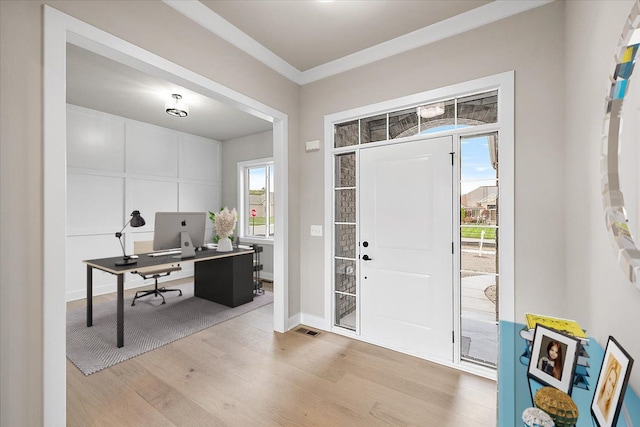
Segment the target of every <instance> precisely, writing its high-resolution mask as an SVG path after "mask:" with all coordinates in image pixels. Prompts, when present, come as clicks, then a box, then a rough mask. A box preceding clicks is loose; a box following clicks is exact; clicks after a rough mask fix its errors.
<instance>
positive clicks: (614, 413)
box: [591, 336, 633, 427]
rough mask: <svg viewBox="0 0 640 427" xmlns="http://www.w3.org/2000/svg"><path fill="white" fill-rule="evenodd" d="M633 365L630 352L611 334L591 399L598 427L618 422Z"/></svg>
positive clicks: (607, 426)
mask: <svg viewBox="0 0 640 427" xmlns="http://www.w3.org/2000/svg"><path fill="white" fill-rule="evenodd" d="M632 366H633V359H632V358H631V356H629V353H627V352H626V351H625V350H624V349H623V348H622V347H620V344H618V342H617V341H616V340H615V338H613V337H612V336H609V340H608V341H607V347H606V349H605V350H604V359H603V360H602V368H600V375H598V382H597V383H596V388H595V390H594V393H593V400H592V401H591V414H592V415H593V418H594V420H595V421H596V423H597V425H598V427H612V426H615V425H616V423H617V422H618V416H619V415H620V408H621V407H622V400H623V398H624V392H625V390H626V389H627V383H628V382H629V375H630V374H631V367H632Z"/></svg>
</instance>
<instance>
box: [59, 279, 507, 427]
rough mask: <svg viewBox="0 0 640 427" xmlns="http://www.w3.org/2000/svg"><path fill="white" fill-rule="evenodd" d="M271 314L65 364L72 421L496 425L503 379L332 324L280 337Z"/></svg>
mask: <svg viewBox="0 0 640 427" xmlns="http://www.w3.org/2000/svg"><path fill="white" fill-rule="evenodd" d="M167 285H169V283H167ZM134 291H135V290H130V291H126V293H125V295H126V297H127V299H130V298H131V295H132V293H133V292H134ZM113 299H115V295H112V294H110V295H104V296H100V297H95V298H94V303H97V302H100V301H106V300H113ZM84 304H85V302H84V301H74V302H71V303H69V304H68V307H69V308H72V307H76V306H79V305H80V306H81V305H84ZM272 311H273V307H272V305H267V306H264V307H262V308H259V309H257V310H254V311H252V312H249V313H247V314H245V315H243V316H240V317H236V318H234V319H231V320H229V321H227V322H224V323H221V324H218V325H216V326H213V327H211V328H209V329H205V330H204V331H201V332H199V333H197V334H194V335H191V336H189V337H186V338H184V339H182V340H179V341H176V342H174V343H171V344H168V345H166V346H164V347H161V348H159V349H157V350H154V351H151V352H149V353H145V354H143V355H141V356H138V357H135V358H133V359H130V360H128V361H126V362H123V363H120V364H118V365H115V366H113V367H111V368H108V369H105V370H103V371H100V372H97V373H95V374H93V375H90V376H88V377H85V376H84V374H82V373H81V372H80V371H79V370H78V369H77V368H76V367H75V366H73V365H72V364H71V362H68V361H67V425H69V426H83V427H84V426H109V427H113V426H136V427H137V426H154V427H155V426H388V425H392V426H425V427H428V426H434V427H449V426H456V427H460V426H464V427H467V426H469V427H489V426H495V425H496V384H495V382H494V381H491V380H487V379H484V378H480V377H476V376H474V375H470V374H466V373H463V372H459V371H456V370H454V369H450V368H446V367H443V366H440V365H437V364H434V363H431V362H427V361H424V360H421V359H417V358H415V357H411V356H407V355H404V354H401V353H397V352H395V351H392V350H387V349H384V348H381V347H377V346H374V345H370V344H366V343H363V342H359V341H355V340H352V339H349V338H346V337H343V336H340V335H335V334H332V333H329V332H324V331H323V332H322V333H321V334H319V335H317V336H315V337H312V336H309V335H305V334H302V333H299V332H296V331H295V330H294V331H290V332H287V333H286V334H279V333H275V332H273V330H272V325H273V313H272Z"/></svg>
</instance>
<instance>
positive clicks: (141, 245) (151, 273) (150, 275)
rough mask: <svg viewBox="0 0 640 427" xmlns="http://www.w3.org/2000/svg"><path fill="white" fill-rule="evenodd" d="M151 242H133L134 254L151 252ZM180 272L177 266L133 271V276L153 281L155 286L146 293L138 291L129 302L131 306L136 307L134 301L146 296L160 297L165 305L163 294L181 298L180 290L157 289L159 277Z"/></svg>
mask: <svg viewBox="0 0 640 427" xmlns="http://www.w3.org/2000/svg"><path fill="white" fill-rule="evenodd" d="M152 243H153V242H152V241H140V242H134V243H133V247H134V250H133V252H134V253H136V254H137V253H145V252H151V249H152V247H153V246H152ZM180 270H182V267H180V266H179V265H171V266H168V267H144V268H141V269H140V270H137V271H134V272H133V274H137V275H139V276H140V277H142V278H143V279H144V280H149V279H154V281H155V284H154V288H153V289H150V290H147V291H138V292H136V295H135V296H134V297H133V301H131V305H132V306H134V305H136V300H137V299H138V298H143V297H146V296H148V295H152V294H153V295H155V296H159V297H162V304H166V301H165V299H164V295H162V294H163V293H166V292H179V293H180V294H179V295H178V296H182V290H180V289H167V288H165V287H162V288H158V279H159V278H160V277H165V276H168V275H170V274H171V273H172V272H174V271H180Z"/></svg>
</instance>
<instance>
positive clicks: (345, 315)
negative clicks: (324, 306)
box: [334, 292, 357, 331]
mask: <svg viewBox="0 0 640 427" xmlns="http://www.w3.org/2000/svg"><path fill="white" fill-rule="evenodd" d="M335 297H336V300H335V310H336V311H335V313H336V316H335V317H336V318H335V323H334V324H335V325H336V326H341V327H343V328H346V329H351V330H352V331H355V330H356V314H357V307H356V303H357V300H356V297H355V296H354V295H347V294H343V293H339V292H336V294H335Z"/></svg>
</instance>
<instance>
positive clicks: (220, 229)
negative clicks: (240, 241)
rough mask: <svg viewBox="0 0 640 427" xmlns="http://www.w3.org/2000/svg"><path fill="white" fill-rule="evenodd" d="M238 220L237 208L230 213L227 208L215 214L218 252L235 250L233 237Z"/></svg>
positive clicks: (214, 223) (214, 221) (214, 222)
mask: <svg viewBox="0 0 640 427" xmlns="http://www.w3.org/2000/svg"><path fill="white" fill-rule="evenodd" d="M237 220H238V214H237V212H236V208H233V209H232V210H231V211H229V209H228V208H227V207H226V206H225V208H224V209H222V210H221V211H220V212H216V213H214V214H213V225H214V226H215V228H216V234H217V237H218V252H230V251H232V250H233V245H232V240H231V239H232V237H231V236H232V233H233V229H234V228H235V227H236V221H237Z"/></svg>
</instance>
